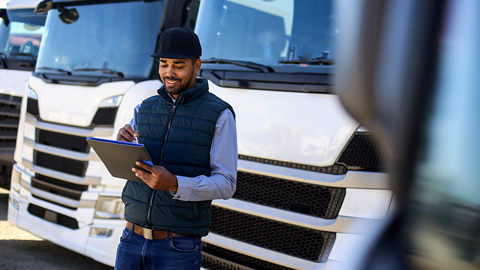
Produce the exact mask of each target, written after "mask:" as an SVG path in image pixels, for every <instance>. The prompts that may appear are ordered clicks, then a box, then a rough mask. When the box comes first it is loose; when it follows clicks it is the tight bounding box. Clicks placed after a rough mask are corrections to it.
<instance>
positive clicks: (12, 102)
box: [0, 94, 22, 188]
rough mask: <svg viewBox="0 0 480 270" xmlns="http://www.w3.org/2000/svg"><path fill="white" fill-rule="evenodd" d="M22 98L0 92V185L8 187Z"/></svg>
mask: <svg viewBox="0 0 480 270" xmlns="http://www.w3.org/2000/svg"><path fill="white" fill-rule="evenodd" d="M21 106H22V98H21V97H15V96H12V95H6V94H0V153H1V155H0V186H1V187H5V188H10V178H11V173H12V164H13V163H14V161H13V152H14V151H15V145H16V141H17V131H18V122H19V120H20V108H21Z"/></svg>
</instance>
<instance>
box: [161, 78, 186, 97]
mask: <svg viewBox="0 0 480 270" xmlns="http://www.w3.org/2000/svg"><path fill="white" fill-rule="evenodd" d="M192 78H193V76H190V78H189V79H188V80H182V79H179V78H175V77H163V78H160V79H161V80H162V83H163V84H164V85H165V90H166V91H167V93H169V94H170V95H178V94H180V93H183V92H185V91H187V90H188V89H189V88H190V87H189V85H190V83H191V81H192ZM193 79H195V78H193ZM165 80H169V81H177V82H179V84H178V85H177V86H175V87H170V86H167V84H165Z"/></svg>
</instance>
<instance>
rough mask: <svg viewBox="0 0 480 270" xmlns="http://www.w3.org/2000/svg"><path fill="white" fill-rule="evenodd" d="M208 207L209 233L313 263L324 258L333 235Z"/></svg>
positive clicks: (331, 243) (333, 238) (327, 253)
mask: <svg viewBox="0 0 480 270" xmlns="http://www.w3.org/2000/svg"><path fill="white" fill-rule="evenodd" d="M211 210H212V224H211V227H210V230H211V232H213V233H216V234H219V235H223V236H225V237H229V238H233V239H236V240H238V241H242V242H246V243H249V244H252V245H256V246H260V247H264V248H267V249H271V250H274V251H277V252H281V253H285V254H289V255H292V256H295V257H299V258H302V259H306V260H310V261H314V262H325V261H326V260H327V259H328V255H329V254H330V251H331V249H332V247H333V244H334V242H335V238H336V234H335V233H332V232H324V231H318V230H312V229H308V228H303V227H299V226H295V225H290V224H286V223H281V222H277V221H273V220H269V219H265V218H261V217H256V216H253V215H248V214H244V213H239V212H235V211H232V210H228V209H224V208H220V207H216V206H212V208H211Z"/></svg>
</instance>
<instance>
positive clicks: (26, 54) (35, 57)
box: [10, 53, 37, 67]
mask: <svg viewBox="0 0 480 270" xmlns="http://www.w3.org/2000/svg"><path fill="white" fill-rule="evenodd" d="M10 55H19V56H30V57H31V58H32V65H31V66H29V67H34V66H35V64H36V63H37V56H36V55H35V54H31V53H10Z"/></svg>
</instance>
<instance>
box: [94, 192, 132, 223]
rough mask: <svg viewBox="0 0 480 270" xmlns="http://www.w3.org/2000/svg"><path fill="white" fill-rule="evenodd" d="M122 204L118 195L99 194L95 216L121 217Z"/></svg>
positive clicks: (106, 217)
mask: <svg viewBox="0 0 480 270" xmlns="http://www.w3.org/2000/svg"><path fill="white" fill-rule="evenodd" d="M124 208H125V207H124V205H123V202H122V199H120V198H119V197H110V196H99V197H98V201H97V207H96V209H95V218H105V219H123V212H124Z"/></svg>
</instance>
